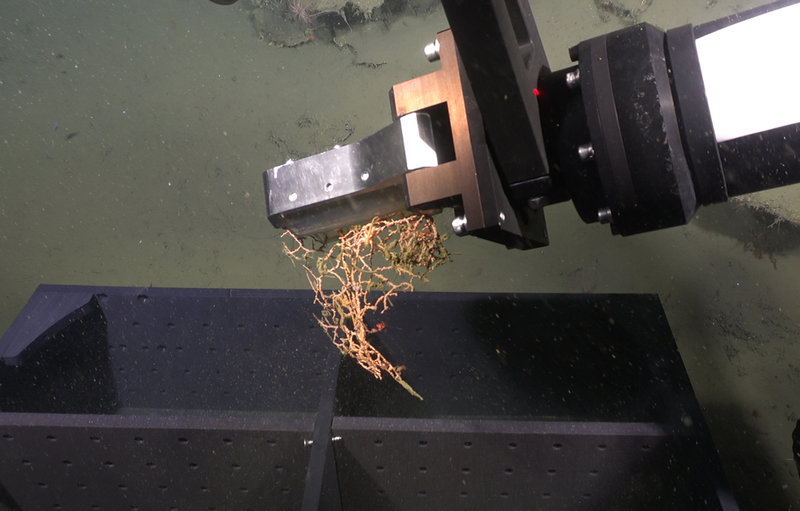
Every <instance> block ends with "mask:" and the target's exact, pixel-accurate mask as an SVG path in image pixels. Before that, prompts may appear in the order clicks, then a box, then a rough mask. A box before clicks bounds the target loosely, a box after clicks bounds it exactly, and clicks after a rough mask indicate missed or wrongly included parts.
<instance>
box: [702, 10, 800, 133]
mask: <svg viewBox="0 0 800 511" xmlns="http://www.w3.org/2000/svg"><path fill="white" fill-rule="evenodd" d="M696 44H697V55H698V57H700V68H701V69H702V72H703V84H704V85H705V89H706V98H707V99H708V106H709V109H710V110H711V119H712V121H713V124H714V132H715V133H716V136H717V142H724V141H726V140H730V139H733V138H738V137H743V136H745V135H751V134H753V133H760V132H762V131H766V130H770V129H773V128H779V127H781V126H787V125H790V124H795V123H800V65H798V58H800V55H799V54H800V4H794V5H790V6H788V7H784V8H782V9H777V10H775V11H771V12H768V13H766V14H762V15H761V16H757V17H755V18H751V19H749V20H745V21H741V22H739V23H736V24H735V25H731V26H729V27H726V28H723V29H721V30H717V31H716V32H713V33H711V34H708V35H706V36H703V37H701V38H699V39H697V41H696Z"/></svg>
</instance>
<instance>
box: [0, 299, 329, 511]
mask: <svg viewBox="0 0 800 511" xmlns="http://www.w3.org/2000/svg"><path fill="white" fill-rule="evenodd" d="M70 293H73V294H75V293H77V295H76V296H75V297H73V298H72V299H67V298H65V296H64V295H65V294H66V295H69V294H70ZM310 298H311V297H310V295H308V294H306V295H304V296H298V295H297V294H294V295H292V294H291V293H285V292H283V293H282V292H263V291H262V292H254V293H249V292H246V291H243V292H231V291H226V290H211V291H209V290H174V289H171V290H164V289H147V290H136V289H131V288H121V289H120V288H107V289H86V288H72V287H46V288H45V289H44V290H43V293H40V294H37V295H36V296H34V298H32V301H34V300H36V299H39V300H40V302H39V303H38V304H37V308H38V309H39V310H46V309H47V307H46V304H47V301H48V300H52V301H53V302H54V303H56V302H57V303H62V302H75V303H85V304H86V305H84V306H82V307H80V311H79V312H76V313H71V314H69V315H68V318H69V319H68V320H65V321H60V322H59V325H60V327H59V329H57V330H55V331H53V330H52V329H51V330H49V331H48V333H47V334H46V335H44V337H43V338H40V339H37V340H35V341H34V342H33V343H32V344H31V345H30V347H28V348H27V349H25V350H23V351H22V353H21V354H20V356H19V357H18V360H19V361H21V364H19V365H18V366H16V367H2V366H0V383H2V385H0V406H2V409H3V410H4V412H5V413H2V414H0V453H2V463H0V481H2V485H3V487H4V488H5V489H6V491H7V492H8V494H9V495H10V497H8V498H11V499H13V500H14V501H15V503H16V505H18V506H20V507H21V508H22V509H24V510H39V509H79V510H92V509H112V510H116V509H125V510H128V509H140V510H157V509H163V510H171V509H203V510H210V509H218V510H229V509H230V510H234V509H235V510H239V509H241V510H245V509H282V510H284V509H285V510H288V509H300V508H301V506H302V502H303V495H304V489H305V476H306V473H307V469H308V463H309V458H310V454H311V450H312V447H311V442H310V440H311V439H312V438H313V436H314V428H315V420H316V417H317V412H318V409H319V406H320V400H321V398H322V396H323V394H324V392H325V391H327V389H328V388H332V385H333V381H334V378H335V370H336V365H335V364H331V359H330V358H329V355H331V354H334V355H335V350H334V349H333V348H332V347H330V346H329V341H328V340H327V338H326V337H325V335H324V334H323V333H322V332H321V331H320V330H319V329H318V328H315V327H314V326H315V324H316V322H315V320H314V318H313V315H312V313H311V309H310V307H309V305H310V303H311V301H310ZM13 333H14V332H10V334H12V335H13ZM17 345H20V343H17ZM334 360H335V359H334ZM87 375H89V376H91V377H90V378H88V379H87ZM52 381H55V382H57V383H56V384H55V385H54V384H53V383H51V382H52ZM328 400H330V398H328ZM9 412H12V413H9ZM324 426H325V427H326V428H327V425H324Z"/></svg>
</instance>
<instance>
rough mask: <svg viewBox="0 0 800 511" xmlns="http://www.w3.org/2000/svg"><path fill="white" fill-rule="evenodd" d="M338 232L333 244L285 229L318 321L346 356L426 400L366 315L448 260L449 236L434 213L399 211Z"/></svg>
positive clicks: (383, 307) (386, 306) (287, 249)
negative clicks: (378, 342) (379, 343)
mask: <svg viewBox="0 0 800 511" xmlns="http://www.w3.org/2000/svg"><path fill="white" fill-rule="evenodd" d="M337 234H338V239H337V240H336V242H335V243H334V244H333V245H332V246H330V247H328V246H327V239H319V238H310V239H301V238H298V237H297V236H295V235H294V234H292V233H291V232H290V231H286V232H285V233H284V234H283V236H288V237H289V238H290V241H289V242H288V243H289V244H288V245H287V244H284V247H283V250H284V253H285V254H286V255H288V256H289V257H291V258H293V259H295V260H299V261H302V262H303V266H304V268H305V270H306V276H307V277H308V282H309V284H310V285H311V288H312V289H313V290H314V303H317V304H319V305H320V306H321V307H322V313H321V315H320V316H318V317H317V322H318V323H319V325H320V326H321V327H322V329H323V330H324V331H325V333H326V334H327V335H328V337H329V338H330V339H331V341H332V342H333V344H334V345H335V346H336V347H337V348H339V350H340V351H341V352H342V353H343V354H344V355H348V356H350V357H353V358H354V359H355V360H356V361H357V362H358V363H359V365H361V367H363V368H364V369H366V370H367V371H369V372H370V373H371V374H372V375H373V376H375V378H377V379H381V378H382V377H383V373H384V372H385V373H387V374H388V375H389V376H391V377H392V378H394V379H395V380H396V381H397V382H398V383H399V384H400V385H402V386H403V388H405V389H406V390H407V391H408V392H409V393H410V394H411V395H413V396H415V397H417V398H419V399H422V396H420V395H419V394H418V393H417V392H416V391H414V389H413V388H411V386H410V385H409V384H408V383H407V382H406V381H405V380H403V378H402V376H401V372H402V371H403V370H404V369H405V366H395V365H393V364H392V363H391V362H389V361H388V360H387V359H386V357H384V356H383V354H382V353H381V352H380V351H378V350H377V349H376V348H375V347H374V346H372V344H371V343H370V341H369V339H368V335H374V334H376V333H377V332H378V331H379V330H381V329H382V328H383V327H381V328H380V329H379V328H377V327H376V328H368V327H367V325H366V322H365V318H366V315H367V313H370V312H372V313H378V314H383V313H384V312H386V311H387V310H388V309H389V308H390V307H391V305H392V304H391V299H392V298H394V297H395V296H397V294H398V293H401V292H407V291H413V290H414V284H413V282H414V281H415V280H417V279H420V280H423V281H427V276H428V273H429V272H430V271H432V270H433V269H435V268H436V267H438V266H439V265H441V264H443V263H445V262H447V261H449V260H450V256H449V254H448V253H447V249H446V248H445V247H444V244H443V241H444V239H445V237H444V236H440V235H439V232H438V231H437V229H436V224H435V223H434V222H433V219H432V218H431V217H430V216H427V215H419V214H415V215H409V216H404V215H401V214H399V213H397V214H394V215H389V216H386V217H376V218H374V219H373V220H372V221H371V222H369V223H367V224H364V225H362V226H354V227H352V228H351V229H349V230H348V231H343V230H342V231H339V232H338V233H337ZM289 245H291V248H290V246H289ZM326 288H330V290H326ZM370 291H377V293H375V294H369V293H370Z"/></svg>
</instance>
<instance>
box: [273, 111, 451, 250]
mask: <svg viewBox="0 0 800 511" xmlns="http://www.w3.org/2000/svg"><path fill="white" fill-rule="evenodd" d="M436 163H437V159H436V152H435V150H434V149H433V135H432V132H431V121H430V117H429V116H428V115H427V114H425V113H411V114H409V115H407V116H405V117H402V118H400V119H397V120H396V121H395V122H394V123H392V124H391V125H389V126H387V127H386V128H384V129H382V130H380V131H378V132H377V133H374V134H372V135H370V136H368V137H367V138H365V139H363V140H360V141H358V142H356V143H354V144H350V145H347V146H337V147H334V148H333V149H331V150H330V151H326V152H324V153H321V154H317V155H314V156H309V157H307V158H303V159H301V160H298V161H292V160H289V161H287V162H286V163H285V164H283V165H279V166H277V167H274V168H272V169H270V170H267V171H265V172H264V190H265V195H266V197H267V216H268V217H269V220H270V222H272V225H274V226H275V227H279V228H283V229H290V230H291V231H292V232H294V233H295V234H297V235H299V236H303V235H307V234H316V233H320V232H326V231H329V230H333V229H336V228H341V227H347V226H350V225H353V224H356V223H360V222H365V221H368V220H370V219H372V218H373V217H375V216H379V215H382V214H388V213H393V212H395V211H400V210H404V209H406V208H407V203H406V190H405V181H404V179H403V175H404V174H405V173H406V172H408V171H409V170H412V169H416V168H419V167H422V166H434V167H435V166H436Z"/></svg>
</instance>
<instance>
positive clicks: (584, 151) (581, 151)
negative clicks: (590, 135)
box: [578, 142, 594, 161]
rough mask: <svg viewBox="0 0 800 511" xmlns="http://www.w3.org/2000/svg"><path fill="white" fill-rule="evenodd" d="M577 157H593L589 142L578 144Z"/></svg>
mask: <svg viewBox="0 0 800 511" xmlns="http://www.w3.org/2000/svg"><path fill="white" fill-rule="evenodd" d="M578 157H579V158H580V159H581V160H583V161H589V160H592V159H594V147H592V143H591V142H589V143H587V144H583V145H580V146H578Z"/></svg>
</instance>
